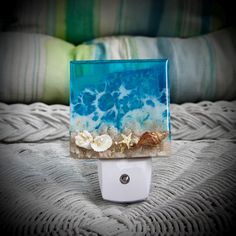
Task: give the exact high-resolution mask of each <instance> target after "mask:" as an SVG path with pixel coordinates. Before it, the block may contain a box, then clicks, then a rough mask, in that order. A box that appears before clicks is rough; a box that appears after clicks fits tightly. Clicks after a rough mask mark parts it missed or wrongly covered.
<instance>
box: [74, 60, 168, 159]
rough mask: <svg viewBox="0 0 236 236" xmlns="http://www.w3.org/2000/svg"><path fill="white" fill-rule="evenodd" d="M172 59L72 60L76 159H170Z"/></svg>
mask: <svg viewBox="0 0 236 236" xmlns="http://www.w3.org/2000/svg"><path fill="white" fill-rule="evenodd" d="M169 94H170V92H169V79H168V60H166V59H161V60H103V61H72V62H71V64H70V109H71V111H70V152H71V155H72V156H73V157H75V158H100V159H102V158H113V159H114V158H139V157H158V156H166V155H169V152H170V140H171V135H170V112H169V103H170V101H169Z"/></svg>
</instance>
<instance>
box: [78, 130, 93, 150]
mask: <svg viewBox="0 0 236 236" xmlns="http://www.w3.org/2000/svg"><path fill="white" fill-rule="evenodd" d="M92 141H93V136H92V135H91V134H90V133H89V132H88V131H87V130H84V131H82V132H79V133H78V134H77V135H76V136H75V144H76V145H77V146H79V147H82V148H86V149H91V142H92Z"/></svg>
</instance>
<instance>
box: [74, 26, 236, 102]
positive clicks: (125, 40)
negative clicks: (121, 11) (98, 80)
mask: <svg viewBox="0 0 236 236" xmlns="http://www.w3.org/2000/svg"><path fill="white" fill-rule="evenodd" d="M235 42H236V30H235V28H227V29H224V30H220V31H217V32H214V33H210V34H206V35H202V36H196V37H192V38H186V39H182V38H164V37H157V38H148V37H127V36H126V37H107V38H101V39H96V40H93V41H91V42H89V43H84V44H82V45H79V46H78V47H76V49H75V50H76V59H77V60H86V59H87V60H90V59H103V60H106V59H145V58H147V59H148V58H149V59H152V58H168V59H169V61H170V83H171V100H172V102H177V103H182V102H196V101H201V100H211V101H214V100H221V99H226V100H231V99H235V98H236V86H235V81H236V67H235V61H236V46H235Z"/></svg>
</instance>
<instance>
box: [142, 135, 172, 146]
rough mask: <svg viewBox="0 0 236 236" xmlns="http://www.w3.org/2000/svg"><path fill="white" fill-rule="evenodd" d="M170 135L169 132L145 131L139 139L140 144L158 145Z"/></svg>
mask: <svg viewBox="0 0 236 236" xmlns="http://www.w3.org/2000/svg"><path fill="white" fill-rule="evenodd" d="M167 136H168V132H145V133H143V134H142V136H141V137H140V139H139V141H138V146H156V145H158V144H160V143H161V142H162V140H164V139H165V138H166V137H167Z"/></svg>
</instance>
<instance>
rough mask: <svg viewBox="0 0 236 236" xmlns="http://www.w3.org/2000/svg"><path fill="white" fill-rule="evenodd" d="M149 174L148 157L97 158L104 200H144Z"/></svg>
mask: <svg viewBox="0 0 236 236" xmlns="http://www.w3.org/2000/svg"><path fill="white" fill-rule="evenodd" d="M151 176H152V158H150V157H148V158H137V159H116V160H104V159H103V160H98V177H99V184H100V189H101V193H102V197H103V199H105V200H109V201H114V202H135V201H141V200H145V199H146V198H147V197H148V195H149V191H150V185H151ZM122 177H123V178H122ZM122 180H123V181H122ZM122 182H123V183H122Z"/></svg>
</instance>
